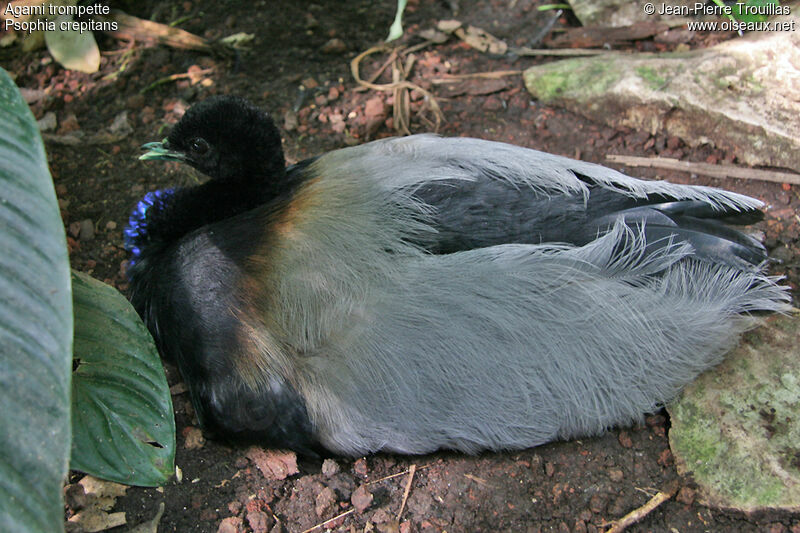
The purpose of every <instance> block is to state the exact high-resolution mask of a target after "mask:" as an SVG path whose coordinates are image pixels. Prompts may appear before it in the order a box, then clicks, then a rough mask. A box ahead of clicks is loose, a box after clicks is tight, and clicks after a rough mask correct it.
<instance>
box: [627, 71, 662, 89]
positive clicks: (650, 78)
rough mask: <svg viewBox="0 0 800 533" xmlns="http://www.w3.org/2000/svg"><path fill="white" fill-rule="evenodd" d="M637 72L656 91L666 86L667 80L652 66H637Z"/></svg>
mask: <svg viewBox="0 0 800 533" xmlns="http://www.w3.org/2000/svg"><path fill="white" fill-rule="evenodd" d="M635 70H636V74H638V75H639V77H640V78H642V79H643V80H645V81H646V82H647V84H648V85H649V86H650V88H651V89H653V90H654V91H658V90H660V89H663V88H664V86H665V85H666V84H667V80H666V79H665V78H662V77H661V76H659V75H658V74H657V73H656V70H655V69H654V68H652V67H636V69H635Z"/></svg>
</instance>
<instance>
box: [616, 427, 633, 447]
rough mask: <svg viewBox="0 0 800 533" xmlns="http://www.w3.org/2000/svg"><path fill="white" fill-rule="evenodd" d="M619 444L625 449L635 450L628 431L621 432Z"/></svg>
mask: <svg viewBox="0 0 800 533" xmlns="http://www.w3.org/2000/svg"><path fill="white" fill-rule="evenodd" d="M619 443H620V445H621V446H622V447H623V448H633V440H632V439H631V436H630V435H629V434H628V432H627V431H620V432H619Z"/></svg>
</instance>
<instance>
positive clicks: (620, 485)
mask: <svg viewBox="0 0 800 533" xmlns="http://www.w3.org/2000/svg"><path fill="white" fill-rule="evenodd" d="M119 4H120V3H117V5H119ZM456 5H457V6H458V8H459V10H458V12H454V10H453V8H454V6H456ZM536 5H537V3H536V2H534V1H532V0H517V1H512V2H508V1H502V2H501V1H499V0H492V1H487V0H460V1H457V2H456V1H451V2H440V1H434V0H417V1H413V0H412V1H410V2H409V7H408V10H407V14H406V37H405V38H404V41H403V42H404V43H406V44H415V43H417V42H420V40H421V39H420V38H419V37H418V34H419V32H420V31H421V30H424V29H426V28H430V27H432V26H434V25H435V22H436V21H437V20H440V19H446V18H458V19H459V20H462V21H465V22H468V23H472V24H474V25H476V26H480V27H483V28H485V29H486V30H487V31H490V32H491V33H493V34H494V35H496V36H498V37H500V38H503V39H505V40H507V41H508V42H509V43H510V44H513V45H523V44H527V43H528V42H529V41H530V39H531V38H532V37H533V36H534V35H535V34H536V33H537V32H538V31H539V30H540V29H541V28H542V27H544V25H545V24H546V23H547V21H548V20H549V19H550V18H551V17H552V16H553V13H552V12H540V11H537V10H536ZM125 7H126V9H128V11H129V12H130V13H132V14H135V15H138V16H141V17H143V18H151V17H152V18H153V19H154V20H157V21H160V22H170V21H173V20H176V19H180V18H184V17H187V18H186V19H185V20H184V21H183V22H182V23H181V24H180V27H182V28H184V29H186V30H188V31H192V32H194V33H197V34H199V35H203V36H205V37H209V38H212V39H215V38H218V37H222V36H225V35H229V34H233V33H237V32H248V33H252V34H254V35H255V39H254V40H253V41H252V42H251V43H250V49H249V50H247V51H243V52H241V53H240V54H238V56H237V57H233V58H224V57H214V56H210V55H204V54H200V53H196V52H190V51H184V50H176V49H171V48H167V47H146V46H143V45H142V44H138V43H128V42H123V41H120V40H116V39H112V38H109V37H103V36H100V39H99V41H100V46H101V49H102V50H103V56H102V66H101V72H99V73H97V74H93V75H86V74H80V73H76V72H69V71H65V70H63V69H62V68H60V67H59V66H58V65H57V64H55V63H54V62H53V61H52V60H51V59H50V56H49V55H48V54H47V52H46V51H43V50H42V51H38V52H34V53H32V54H28V55H25V56H21V55H20V54H19V52H18V51H17V50H14V51H12V50H9V49H0V64H2V65H3V66H4V67H5V68H6V69H7V70H9V71H10V72H12V73H13V74H14V75H16V81H17V84H18V85H19V86H21V87H25V88H27V89H33V90H34V93H35V91H36V90H43V91H44V92H39V93H37V94H38V96H37V95H36V94H34V95H33V96H30V98H31V99H32V102H31V107H32V109H33V110H34V113H35V115H36V117H37V119H38V118H42V117H44V116H45V114H46V113H47V112H53V113H55V115H56V117H57V119H58V126H57V128H56V130H55V131H54V132H51V133H52V135H53V137H51V139H50V140H49V141H48V142H47V150H48V153H49V157H50V167H51V170H52V173H53V177H54V179H55V184H56V190H57V193H58V196H59V201H60V205H61V207H62V214H63V218H64V223H65V226H66V228H67V231H68V235H69V246H70V256H71V260H72V265H73V268H76V269H78V270H82V271H85V272H88V273H90V274H92V275H93V276H95V277H97V278H99V279H103V280H106V281H107V282H109V283H112V284H114V285H116V286H117V287H119V288H120V289H121V290H123V291H124V290H125V289H126V282H125V277H124V263H125V260H126V254H125V252H124V250H123V247H122V229H123V228H124V226H125V223H126V221H127V218H128V214H129V212H130V210H131V208H132V207H133V206H134V205H135V204H136V202H137V200H138V199H140V198H141V197H142V195H143V194H144V193H145V192H146V191H150V190H154V189H157V188H163V187H166V186H172V185H176V184H177V185H184V184H190V183H192V182H193V180H194V179H196V177H195V175H194V173H193V172H192V171H191V170H189V169H186V168H181V167H178V166H177V165H173V164H168V165H166V167H165V166H164V165H162V164H160V163H159V164H153V163H143V162H140V161H138V160H137V156H138V154H139V153H140V149H139V146H140V145H141V144H142V143H144V142H148V141H153V140H159V139H161V138H163V137H164V136H165V131H166V130H167V127H168V125H170V124H173V123H174V122H176V121H177V120H178V119H179V117H180V116H181V114H182V113H183V111H184V110H185V109H186V108H187V107H188V106H189V105H191V104H192V103H193V102H196V101H198V100H201V99H203V98H205V97H207V96H209V95H212V94H239V95H243V96H246V97H248V98H249V99H251V100H253V101H254V102H256V103H257V104H259V105H261V106H262V107H264V108H265V109H268V110H270V111H271V113H272V114H273V115H274V116H275V117H276V121H277V122H278V123H279V125H281V126H285V128H286V129H285V131H284V143H285V150H286V154H287V159H289V160H290V161H291V162H295V161H298V160H302V159H304V158H306V157H309V156H313V155H315V154H319V153H322V152H324V151H326V150H330V149H333V148H338V147H342V146H345V145H348V144H356V143H359V142H364V141H366V140H369V139H374V138H379V137H384V136H388V135H391V134H392V130H391V128H390V127H389V126H390V124H391V120H392V119H391V108H390V105H389V104H390V103H391V94H390V93H378V92H375V91H358V90H357V84H356V83H355V82H354V80H353V78H352V76H351V75H350V70H349V62H350V60H351V59H352V58H353V57H355V55H356V54H358V53H359V52H361V51H363V50H366V49H367V48H369V47H370V46H372V45H374V44H376V43H377V42H378V41H379V40H381V39H382V38H384V37H385V35H386V32H387V29H388V26H389V23H390V22H391V19H392V17H393V10H394V2H391V1H389V0H385V1H383V2H370V1H368V0H351V1H350V2H340V1H332V0H318V1H316V2H315V3H306V2H297V1H287V0H277V1H272V2H265V1H258V2H231V1H224V0H223V1H215V2H212V1H209V0H184V1H174V0H173V1H169V2H153V1H149V2H128V5H126V6H125ZM572 24H574V21H572V20H570V19H569V18H568V17H562V18H561V19H560V20H559V21H558V22H557V23H556V25H555V28H556V29H558V28H564V27H565V26H569V25H572ZM731 37H732V36H731V35H729V34H708V35H704V34H697V35H694V36H691V38H690V39H689V40H688V43H686V44H688V45H689V46H691V47H703V46H708V45H709V44H713V42H716V41H718V40H720V39H726V38H731ZM336 39H338V41H337V40H336ZM675 46H676V44H675V43H672V44H665V43H663V42H659V41H658V40H657V39H648V40H643V41H639V42H636V43H634V44H632V45H625V46H623V47H628V48H634V49H639V50H643V51H652V50H669V49H672V48H674V47H675ZM416 56H417V62H416V65H415V66H414V69H413V73H412V76H411V80H412V81H414V82H415V83H418V84H419V85H420V86H422V87H424V88H426V89H430V90H431V91H432V92H433V93H434V94H435V95H437V97H438V101H439V103H440V105H441V107H442V110H443V112H444V114H445V117H446V122H444V123H443V124H442V127H441V129H440V133H442V134H444V135H467V136H473V137H482V138H485V139H493V140H500V141H507V142H512V143H515V144H519V145H523V146H529V147H533V148H537V149H540V150H545V151H549V152H553V153H557V154H563V155H568V156H571V157H577V158H580V159H584V160H587V161H594V162H598V163H604V159H605V155H606V154H609V153H614V154H630V155H645V156H655V155H661V156H666V157H677V158H682V159H686V160H691V161H708V162H717V161H721V162H736V150H735V149H731V150H728V151H725V150H720V149H715V148H713V147H710V146H702V147H700V148H696V149H692V148H688V147H687V146H686V145H684V143H683V142H682V141H681V140H680V139H677V138H667V137H666V136H665V135H663V134H656V135H655V136H651V135H650V134H649V133H646V132H641V131H620V130H614V129H609V128H606V127H605V126H603V125H601V124H598V123H593V122H590V121H587V120H585V119H583V118H582V117H580V116H577V115H574V114H571V113H567V112H565V111H563V110H560V109H555V108H548V107H544V106H541V105H539V104H538V103H537V102H535V101H532V100H531V98H530V97H529V95H528V93H527V92H526V91H525V88H524V86H523V83H522V79H521V77H520V76H508V77H504V78H502V79H501V80H491V81H490V82H487V81H483V80H481V81H472V82H468V83H464V84H460V85H458V86H447V87H445V86H440V85H435V84H432V83H431V81H430V80H432V79H434V78H440V77H442V76H443V75H445V74H461V73H468V72H480V71H496V70H509V69H524V68H526V67H528V66H530V65H533V64H536V63H538V62H541V61H547V60H546V59H541V58H539V59H531V58H518V59H514V58H509V57H507V56H503V57H492V56H489V55H487V54H483V53H480V52H478V51H477V50H474V49H472V48H469V47H467V46H465V45H464V44H463V43H460V42H457V41H452V40H451V41H450V42H448V43H446V44H442V45H433V46H429V47H427V48H425V49H422V50H420V51H418V52H417V53H416ZM386 58H387V55H386V54H378V55H375V56H371V57H370V58H368V59H366V60H365V61H364V63H363V65H362V69H363V71H364V73H365V75H367V74H369V73H371V72H374V71H375V69H377V68H378V67H379V66H380V65H381V64H382V63H383V62H384V61H385V60H386ZM182 73H190V74H191V76H184V77H183V78H180V79H176V80H171V81H169V82H165V83H160V84H156V85H153V84H154V83H155V82H157V81H158V80H162V79H163V78H165V77H167V76H170V75H172V74H182ZM379 81H380V82H384V83H385V82H388V81H391V80H389V79H388V78H387V77H386V75H385V76H384V77H383V78H380V79H379ZM301 86H303V87H305V88H306V90H301V89H300V87H301ZM423 107H424V102H423V100H422V99H420V98H417V97H416V96H414V97H412V102H411V110H412V129H413V130H414V131H415V132H421V131H429V130H430V129H431V124H430V123H429V122H427V121H426V119H425V118H420V117H417V116H416V112H417V111H419V110H420V109H421V108H423ZM123 112H126V113H127V122H128V123H129V125H130V127H131V128H132V131H129V132H127V131H126V130H125V129H123V130H122V131H123V132H125V133H123V134H122V135H120V136H118V137H121V138H116V139H114V140H113V141H112V142H99V141H97V142H95V143H92V142H85V143H83V144H81V145H78V146H74V145H69V144H64V143H65V142H69V139H70V137H74V136H75V135H76V134H79V133H82V134H83V139H84V140H87V139H95V140H96V139H97V137H96V136H97V134H98V133H99V132H103V131H105V130H106V129H107V128H108V127H109V125H110V124H112V122H113V121H114V119H115V118H118V117H119V115H120V114H121V113H123ZM123 118H124V117H123ZM120 120H122V119H120ZM93 136H94V137H93ZM622 170H623V171H625V170H626V169H624V168H623V169H622ZM627 171H628V172H629V173H631V174H634V175H639V176H643V177H648V178H656V177H658V178H664V179H669V180H672V181H676V182H681V183H697V184H703V185H713V186H720V187H725V188H728V189H732V190H735V191H738V192H742V193H745V194H749V195H752V196H755V197H758V198H761V199H762V200H764V201H765V202H766V204H767V206H768V207H767V219H766V220H765V221H764V222H762V223H761V226H760V227H761V230H762V231H763V232H764V234H765V242H766V244H767V246H768V248H769V249H770V252H771V255H772V256H773V257H774V258H775V262H774V264H773V266H772V270H773V272H774V273H775V274H783V275H786V276H787V277H788V280H789V283H791V285H792V288H793V291H794V293H793V294H794V296H795V305H797V303H796V302H797V296H798V291H797V288H798V266H799V263H798V260H799V258H800V250H799V249H798V247H799V246H800V241H799V237H800V228H799V227H798V226H799V224H798V220H800V219H798V218H797V217H796V212H797V206H798V205H799V204H800V190H798V188H797V187H790V186H787V185H781V184H777V183H765V182H757V181H746V180H717V179H711V178H704V177H694V176H690V175H688V174H683V173H670V172H657V171H653V170H642V171H640V170H638V169H628V170H627ZM87 221H88V222H87ZM168 375H169V378H170V384H172V385H176V384H177V388H175V394H174V396H173V401H174V404H175V410H176V416H177V424H178V452H177V457H176V462H177V465H178V466H179V467H180V469H181V471H182V474H183V475H182V481H181V482H177V481H175V480H173V481H171V482H169V483H168V484H166V485H165V486H164V487H163V488H160V489H144V488H131V489H129V490H128V492H127V495H126V496H124V497H122V498H121V499H119V500H118V502H117V505H116V507H115V510H116V511H125V512H126V513H127V520H128V524H131V525H135V524H137V523H140V522H143V521H145V520H149V519H151V518H152V517H153V516H154V515H155V514H156V511H157V508H158V506H159V503H161V502H163V503H164V504H165V513H164V515H163V517H162V518H161V522H160V527H159V531H161V532H166V531H179V532H184V531H187V532H189V531H191V532H195V531H196V532H215V531H220V532H225V533H228V532H249V531H254V532H259V533H260V532H266V531H288V532H292V533H300V532H303V531H306V530H309V528H312V527H313V526H315V525H317V524H322V523H323V522H324V521H325V520H328V519H331V518H333V517H336V516H337V515H340V514H343V513H348V511H350V510H351V509H354V508H355V509H356V510H355V511H352V512H350V513H349V514H344V516H342V517H341V518H338V519H335V520H332V521H329V522H327V523H326V524H325V526H324V528H319V529H317V531H321V530H323V529H334V530H336V531H359V532H360V531H380V532H394V531H400V532H404V533H405V532H412V531H436V532H445V531H447V532H461V531H468V532H471V531H475V532H477V531H486V532H493V531H523V532H526V531H530V532H534V531H550V530H556V531H565V532H566V531H575V532H582V531H590V532H591V531H598V530H604V529H605V527H604V526H605V525H606V524H607V523H608V522H610V521H612V520H615V519H618V518H620V517H622V516H623V515H625V514H626V513H628V512H630V511H631V510H633V509H635V508H637V507H639V506H641V505H643V504H644V503H645V502H646V501H647V500H648V499H649V498H650V497H651V496H652V495H654V494H655V493H656V492H658V491H659V490H661V489H663V488H664V487H665V486H667V485H668V484H669V483H670V482H672V481H673V480H675V479H676V478H678V475H677V473H676V471H675V467H674V464H673V458H672V456H671V453H670V450H669V444H668V440H667V433H668V431H669V428H670V424H669V420H668V418H667V415H666V413H664V412H662V413H658V414H654V415H652V416H650V417H648V418H647V420H646V424H643V425H641V426H640V427H634V428H625V429H615V430H612V431H609V432H608V433H607V434H606V435H605V436H602V437H600V438H595V439H586V440H582V441H573V442H563V443H555V444H551V445H547V446H542V447H539V448H534V449H530V450H526V451H522V452H516V453H505V454H483V455H480V456H477V457H470V456H464V455H458V454H452V453H437V454H432V455H428V456H423V457H401V456H392V455H376V456H371V457H367V458H362V459H358V460H355V461H353V460H349V459H341V458H335V462H334V463H331V462H327V463H325V465H324V466H323V464H322V463H321V462H303V461H302V460H301V461H300V465H299V470H300V472H299V474H295V475H290V476H288V477H286V478H285V479H282V480H281V479H276V478H275V476H274V475H270V476H265V475H264V473H263V472H262V470H261V469H260V468H259V465H260V466H262V467H263V466H264V464H265V463H264V458H263V456H261V455H260V452H257V451H254V450H247V449H241V448H231V447H227V446H225V445H221V444H219V443H215V442H210V441H204V440H203V439H202V438H200V437H199V434H200V433H199V430H198V428H196V427H195V425H196V420H193V416H192V409H191V405H190V402H189V398H188V395H187V394H186V393H185V392H181V388H180V385H179V384H178V382H179V381H180V380H179V377H178V376H177V372H176V371H175V370H174V369H168ZM412 465H415V466H416V472H415V474H414V475H413V478H411V482H410V485H408V486H407V484H408V482H409V478H410V476H409V474H407V473H406V472H407V471H408V470H409V468H410V467H411V466H412ZM393 474H400V475H396V476H394V477H387V476H391V475H393ZM79 477H80V474H77V473H75V474H74V475H73V476H72V480H73V481H74V480H76V479H78V478H79ZM384 478H385V479H384ZM678 482H679V484H680V490H679V492H678V493H677V496H676V497H675V498H673V499H671V500H670V501H668V502H666V503H665V504H663V505H662V506H661V507H659V508H658V509H656V510H655V511H653V512H652V513H651V514H649V515H648V516H647V517H646V518H645V519H644V520H643V521H642V522H641V523H640V524H638V525H636V526H634V527H633V528H631V531H681V532H689V531H770V532H775V533H779V532H785V531H792V532H794V533H800V515H789V514H786V513H776V512H765V513H761V514H758V515H755V516H745V515H744V514H742V513H739V512H736V511H725V510H717V509H710V508H707V507H705V506H703V505H702V504H701V503H700V502H699V501H698V499H697V498H696V494H695V489H696V487H695V486H694V485H693V483H692V480H691V479H685V478H682V479H679V480H678ZM406 490H408V493H407V501H406V502H405V505H404V507H403V505H402V503H403V501H404V492H405V491H406ZM370 495H371V496H370ZM401 507H402V509H403V510H402V514H401V515H400V518H399V520H397V515H398V512H399V511H400V509H401ZM71 512H72V511H71V510H70V509H67V514H69V513H71ZM117 530H120V531H125V530H126V527H122V528H117ZM115 531H116V530H115Z"/></svg>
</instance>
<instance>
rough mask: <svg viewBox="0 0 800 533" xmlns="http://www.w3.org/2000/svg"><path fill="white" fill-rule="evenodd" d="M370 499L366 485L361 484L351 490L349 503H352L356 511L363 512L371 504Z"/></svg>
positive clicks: (371, 497)
mask: <svg viewBox="0 0 800 533" xmlns="http://www.w3.org/2000/svg"><path fill="white" fill-rule="evenodd" d="M372 499H373V496H372V494H371V493H370V492H369V491H368V490H367V487H366V486H364V485H361V486H360V487H358V488H357V489H356V490H354V491H353V494H352V496H350V503H352V504H353V507H355V509H356V511H357V512H359V513H363V512H364V511H365V510H366V509H367V507H369V506H370V505H371V504H372Z"/></svg>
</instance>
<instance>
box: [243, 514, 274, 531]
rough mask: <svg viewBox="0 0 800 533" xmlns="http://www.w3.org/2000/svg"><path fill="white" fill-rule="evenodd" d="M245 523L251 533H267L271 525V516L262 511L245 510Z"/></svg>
mask: <svg viewBox="0 0 800 533" xmlns="http://www.w3.org/2000/svg"><path fill="white" fill-rule="evenodd" d="M247 523H248V524H249V525H250V529H252V530H253V533H267V532H268V531H269V528H270V527H271V526H272V518H271V517H270V516H269V515H268V514H267V513H265V512H264V511H257V510H252V511H247Z"/></svg>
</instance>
